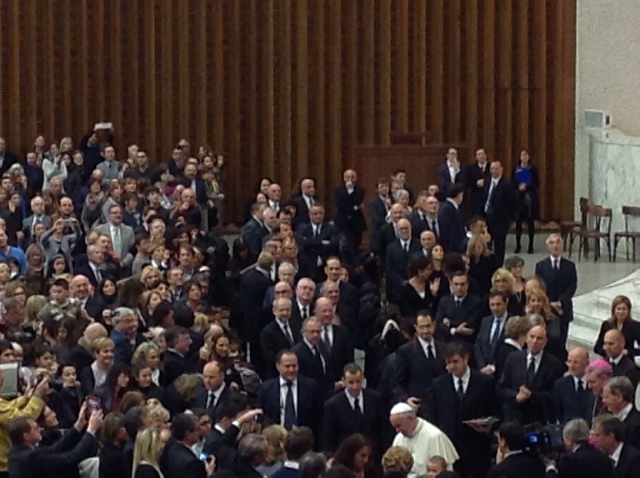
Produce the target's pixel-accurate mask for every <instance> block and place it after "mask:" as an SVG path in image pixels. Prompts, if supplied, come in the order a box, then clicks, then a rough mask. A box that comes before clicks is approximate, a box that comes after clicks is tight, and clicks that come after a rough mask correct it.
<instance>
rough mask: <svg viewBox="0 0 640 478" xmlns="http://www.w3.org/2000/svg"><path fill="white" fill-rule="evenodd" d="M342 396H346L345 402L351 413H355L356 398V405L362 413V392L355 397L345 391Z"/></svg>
mask: <svg viewBox="0 0 640 478" xmlns="http://www.w3.org/2000/svg"><path fill="white" fill-rule="evenodd" d="M344 394H345V395H346V396H347V401H348V402H349V406H350V407H351V409H352V410H353V411H355V408H356V398H357V399H358V405H360V411H361V412H362V413H364V393H362V390H360V393H359V394H358V396H356V397H354V396H353V395H351V394H350V393H349V391H348V390H345V391H344Z"/></svg>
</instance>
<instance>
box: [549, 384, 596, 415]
mask: <svg viewBox="0 0 640 478" xmlns="http://www.w3.org/2000/svg"><path fill="white" fill-rule="evenodd" d="M582 382H583V384H584V387H585V389H584V391H582V392H581V393H578V391H577V390H576V383H575V380H574V379H573V376H572V375H567V376H566V377H562V378H561V379H558V380H557V381H556V383H555V385H554V392H555V398H556V416H557V418H558V421H559V422H560V423H561V424H563V425H564V424H565V423H567V422H568V421H569V420H573V419H574V418H583V419H585V420H587V421H591V416H590V415H591V408H590V407H593V399H594V396H593V392H591V391H590V390H588V389H587V383H586V379H585V378H584V377H583V381H582Z"/></svg>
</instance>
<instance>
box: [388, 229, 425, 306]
mask: <svg viewBox="0 0 640 478" xmlns="http://www.w3.org/2000/svg"><path fill="white" fill-rule="evenodd" d="M397 226H398V236H399V237H398V239H396V240H395V241H393V242H392V243H391V244H389V246H388V247H387V253H386V255H385V274H386V280H387V299H388V300H389V301H390V302H393V303H395V302H396V301H397V298H398V290H399V289H400V286H401V285H402V283H403V281H406V280H407V279H408V277H407V266H408V265H409V260H410V259H411V257H412V256H413V255H415V254H416V253H418V252H420V243H419V241H417V240H415V239H413V238H412V236H411V223H410V222H409V220H408V219H400V220H399V221H398V224H397Z"/></svg>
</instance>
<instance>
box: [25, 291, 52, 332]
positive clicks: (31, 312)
mask: <svg viewBox="0 0 640 478" xmlns="http://www.w3.org/2000/svg"><path fill="white" fill-rule="evenodd" d="M46 303H47V298H46V297H45V296H44V295H32V296H30V297H29V298H28V299H27V303H26V305H25V307H24V320H23V321H22V325H23V327H31V328H33V329H34V330H37V329H38V324H39V322H40V321H39V320H38V312H40V309H42V308H43V307H44V306H45V305H46Z"/></svg>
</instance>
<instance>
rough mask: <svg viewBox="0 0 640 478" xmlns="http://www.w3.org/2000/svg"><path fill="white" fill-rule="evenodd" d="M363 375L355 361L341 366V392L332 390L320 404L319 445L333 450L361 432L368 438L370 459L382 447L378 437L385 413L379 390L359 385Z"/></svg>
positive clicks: (375, 456) (377, 454) (327, 449)
mask: <svg viewBox="0 0 640 478" xmlns="http://www.w3.org/2000/svg"><path fill="white" fill-rule="evenodd" d="M363 378H364V376H363V373H362V369H361V368H360V367H358V366H357V365H356V364H354V363H351V364H348V365H346V366H345V368H344V371H343V375H342V383H343V384H344V388H345V390H344V392H338V393H336V394H335V395H334V396H333V397H331V398H330V399H329V400H327V402H326V403H325V405H324V427H323V430H324V437H323V440H322V449H323V450H324V451H327V452H330V453H335V451H336V450H337V449H338V447H339V446H340V444H341V443H342V442H343V441H344V440H345V439H346V438H347V437H348V436H350V435H353V434H354V433H361V434H363V435H364V436H366V437H367V438H368V439H369V440H370V441H371V443H372V445H373V446H372V454H373V457H374V460H376V461H378V460H379V458H380V457H381V453H382V451H383V450H382V440H381V437H382V430H383V427H384V426H385V423H386V420H387V413H386V410H384V408H383V406H382V400H381V399H380V394H379V393H378V392H376V391H375V390H371V389H369V388H366V389H365V388H363V387H362V380H363Z"/></svg>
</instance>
